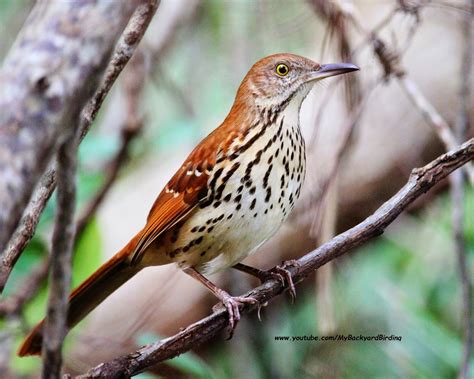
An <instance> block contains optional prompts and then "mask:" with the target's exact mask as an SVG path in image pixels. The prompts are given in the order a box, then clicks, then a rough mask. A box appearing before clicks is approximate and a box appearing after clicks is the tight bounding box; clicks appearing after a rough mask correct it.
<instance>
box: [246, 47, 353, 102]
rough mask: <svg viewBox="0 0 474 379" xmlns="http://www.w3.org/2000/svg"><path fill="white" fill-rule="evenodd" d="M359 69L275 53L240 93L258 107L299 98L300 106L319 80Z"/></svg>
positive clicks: (258, 67)
mask: <svg viewBox="0 0 474 379" xmlns="http://www.w3.org/2000/svg"><path fill="white" fill-rule="evenodd" d="M356 70H359V67H357V66H356V65H354V64H351V63H332V64H319V63H316V62H314V61H312V60H310V59H308V58H305V57H302V56H299V55H294V54H275V55H270V56H268V57H265V58H263V59H261V60H259V61H258V62H257V63H255V64H254V65H253V66H252V68H251V69H250V70H249V72H248V73H247V75H246V76H245V78H244V80H243V81H242V84H241V86H240V88H239V92H238V93H237V98H239V96H241V97H243V98H245V101H246V102H248V101H250V102H254V103H255V104H256V105H257V106H259V107H268V106H271V107H278V106H281V105H284V104H288V103H289V102H290V101H291V100H292V99H293V98H295V95H297V98H298V101H299V103H300V104H299V105H301V102H302V101H303V99H304V98H305V97H306V95H307V94H308V92H309V91H310V89H311V88H312V85H313V84H314V83H316V82H317V81H319V80H322V79H325V78H328V77H331V76H335V75H340V74H345V73H348V72H352V71H356Z"/></svg>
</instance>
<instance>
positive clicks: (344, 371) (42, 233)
mask: <svg viewBox="0 0 474 379" xmlns="http://www.w3.org/2000/svg"><path fill="white" fill-rule="evenodd" d="M170 1H172V0H170ZM168 2H169V1H168ZM163 3H164V2H163ZM361 3H362V5H361V6H362V7H370V6H371V3H375V2H374V1H372V2H371V1H363V2H361ZM378 3H382V2H378ZM384 3H387V4H389V3H390V4H392V3H393V2H389V1H384ZM32 4H33V2H32V1H28V0H22V1H19V0H0V57H3V56H4V55H5V54H6V52H7V51H8V48H9V46H10V45H11V43H12V42H13V41H14V38H15V36H16V34H17V32H18V30H19V28H20V27H21V24H22V22H23V21H24V19H25V17H26V16H27V14H28V11H29V9H30V8H31V6H32ZM160 11H161V9H160V10H159V12H160ZM449 17H455V16H452V14H450V15H449ZM379 18H380V17H379ZM151 32H152V30H150V33H151ZM150 33H149V34H150ZM325 33H326V25H325V24H324V23H323V22H322V21H321V20H319V19H318V18H317V17H316V16H315V14H314V11H313V10H312V9H311V6H310V5H309V4H308V3H306V2H304V1H297V0H293V1H283V0H272V1H270V0H266V1H244V0H234V1H217V0H205V1H202V2H200V4H199V6H197V7H196V10H195V11H194V12H193V14H192V15H191V16H190V17H189V19H188V20H187V21H186V27H182V28H181V29H180V30H178V32H176V36H175V38H174V41H173V43H172V47H169V48H168V49H167V51H166V54H164V55H163V57H162V58H161V57H160V60H159V61H154V60H153V59H150V58H148V60H147V63H146V64H147V66H148V69H149V70H150V76H149V77H148V78H147V81H146V85H145V88H144V95H143V97H142V98H143V101H142V104H141V107H142V111H143V114H144V115H145V127H144V130H143V133H142V134H141V135H140V136H139V137H138V138H137V139H136V140H135V141H134V143H133V144H132V146H131V148H130V159H129V161H128V163H127V164H126V165H125V166H124V167H123V169H122V170H121V171H120V179H121V178H126V177H127V176H128V175H130V173H132V172H133V171H134V170H135V169H137V168H138V167H140V165H142V164H143V162H146V161H147V159H150V158H149V157H150V156H152V157H157V156H158V157H163V156H165V155H167V154H173V152H174V151H177V150H181V149H184V150H186V149H187V150H189V149H190V148H191V147H192V146H193V145H194V144H196V143H197V142H198V141H199V140H200V139H201V138H202V137H203V136H205V135H206V134H207V133H208V132H209V131H210V130H212V129H214V128H215V127H216V126H217V125H218V124H219V122H220V121H221V120H222V119H223V118H224V116H225V115H226V112H227V110H228V109H229V107H230V105H231V103H232V100H233V96H234V94H235V90H236V88H237V86H238V84H239V82H240V80H241V78H242V77H243V75H244V74H245V73H246V71H247V70H248V67H249V62H254V61H256V60H257V59H259V58H260V57H262V56H264V55H267V54H270V53H274V52H278V51H291V52H296V53H298V54H301V55H308V56H313V55H315V54H314V52H317V53H318V54H319V53H320V52H321V51H322V50H321V46H320V44H317V43H316V42H315V41H316V40H315V35H317V36H318V39H317V40H318V41H320V40H321V39H322V37H323V36H324V35H325ZM148 37H149V39H153V35H151V36H150V35H148ZM431 42H432V41H431ZM150 66H151V68H150ZM366 67H367V68H368V69H370V67H371V66H370V64H368V65H367V66H366ZM119 92H120V88H115V89H114V91H113V93H112V94H111V96H110V97H109V99H108V100H107V103H106V104H105V105H104V107H103V110H102V111H101V113H100V115H99V117H98V119H97V120H96V122H95V126H94V128H93V130H92V131H91V132H90V133H89V135H88V136H87V138H86V139H85V140H84V141H83V143H82V144H81V147H80V171H79V177H78V184H79V187H78V188H79V203H78V209H82V208H83V207H84V205H85V204H87V203H88V201H89V200H90V199H91V198H92V197H93V196H94V194H95V193H96V192H97V191H98V190H99V189H100V188H101V186H102V185H103V183H104V172H105V170H106V162H108V161H109V160H110V159H111V158H112V157H113V156H114V154H115V153H116V151H117V150H118V149H119V147H120V144H121V139H120V117H122V116H123V111H121V110H120V106H117V105H116V103H117V102H118V104H121V103H120V100H116V97H120V93H119ZM183 146H184V147H183ZM418 162H421V161H418ZM401 165H403V163H401ZM156 167H159V164H157V166H156ZM361 170H363V168H361ZM156 174H157V175H159V173H156ZM149 175H155V172H149ZM120 179H119V180H120ZM376 190H377V189H374V191H376ZM466 191H467V192H466V196H465V199H464V211H465V220H464V221H465V223H464V225H465V237H466V251H467V256H468V264H469V269H470V272H471V273H472V272H474V228H473V225H474V191H473V190H472V188H468V186H466ZM156 193H158V190H157V191H156ZM366 196H367V197H369V196H370V193H367V195H366ZM143 201H146V202H147V203H148V204H151V203H152V201H153V199H151V198H150V199H144V200H143ZM451 212H452V204H451V201H450V197H449V194H447V193H445V192H442V193H441V194H440V195H439V196H437V197H435V198H432V199H429V200H428V201H426V203H424V204H423V205H422V207H421V208H418V209H417V210H414V211H413V212H411V213H409V214H405V215H403V216H402V217H401V218H400V219H399V220H397V222H396V223H395V224H394V225H392V226H391V227H390V228H389V229H388V231H387V232H386V233H385V235H383V236H382V237H380V238H378V239H377V240H376V241H374V242H372V243H370V244H368V245H366V246H365V247H362V248H360V249H358V250H357V251H356V252H354V253H353V254H351V255H350V256H348V257H344V258H343V259H340V260H338V261H337V262H336V265H335V274H334V277H333V279H332V282H333V283H332V287H333V288H332V294H333V295H334V299H333V303H334V304H333V306H334V310H333V315H334V317H335V322H334V325H336V327H335V329H334V330H330V331H327V330H321V328H320V323H319V321H320V320H318V317H321V316H320V315H321V313H319V312H317V302H316V297H315V288H314V283H312V281H311V280H308V281H307V282H306V283H305V284H304V285H300V286H298V288H297V289H298V297H297V300H296V303H295V304H291V303H290V302H289V300H288V299H286V298H280V299H276V300H275V301H273V302H272V303H271V304H270V305H269V306H268V307H266V309H264V310H263V312H262V316H263V322H259V321H258V319H257V317H256V315H251V316H250V317H248V318H245V319H244V320H243V321H242V322H241V324H240V326H239V328H238V330H237V333H236V335H235V336H234V338H233V340H232V341H231V342H224V341H223V339H218V340H214V341H212V343H210V344H208V345H207V346H205V347H204V348H200V349H199V350H196V351H194V352H190V353H187V354H184V355H183V356H181V357H178V358H176V359H173V360H172V361H170V362H169V363H168V364H167V365H166V367H164V368H161V369H160V370H157V373H158V374H157V373H147V374H142V375H141V377H142V378H145V377H147V378H148V377H155V376H156V375H159V376H164V377H196V378H236V377H242V378H268V377H272V378H290V377H291V378H313V377H317V378H360V377H369V378H372V377H374V378H379V377H380V378H382V377H383V378H386V377H392V378H407V377H409V378H454V377H456V375H457V372H458V370H459V362H460V359H461V355H462V329H461V319H462V314H461V300H460V299H461V297H460V284H459V275H458V269H457V264H456V256H455V254H454V248H453V238H452V234H453V233H452V227H451ZM144 216H145V215H142V218H144ZM53 218H54V196H53V199H52V201H50V203H49V205H48V207H47V208H46V210H45V212H44V213H43V215H42V218H41V222H40V224H39V227H38V230H37V233H36V235H35V237H34V238H33V240H32V241H31V243H30V244H29V245H28V247H27V249H26V251H25V253H24V254H23V255H22V257H21V259H20V260H19V262H18V263H17V265H16V267H15V270H14V272H13V274H12V276H11V278H10V280H9V282H8V285H7V287H6V289H5V294H4V296H5V297H6V298H8V297H9V296H11V295H12V294H14V293H15V289H16V288H17V287H18V286H20V285H21V283H23V282H24V281H25V278H26V277H27V276H28V275H29V273H30V272H31V271H32V269H33V268H34V267H35V266H36V265H38V264H39V263H40V262H41V261H42V260H44V259H45V254H46V253H47V251H48V246H49V237H50V233H51V229H52V222H53ZM108 230H110V229H108ZM103 233H104V230H103V228H101V225H100V223H99V222H98V221H97V219H96V218H93V219H92V220H91V222H90V223H89V224H88V226H87V228H86V230H85V232H84V233H83V234H82V235H81V238H80V240H79V241H78V243H77V245H76V250H75V258H74V265H73V285H74V286H76V285H78V284H79V283H80V282H81V281H82V280H83V279H84V278H85V277H87V276H88V275H89V274H90V273H91V272H93V271H94V270H95V268H96V267H98V266H99V265H100V263H101V262H103V261H104V260H105V256H104V255H103V239H104V237H105V236H104V235H103ZM46 296H47V285H46V283H43V284H42V286H41V289H40V290H39V291H38V293H37V295H36V296H35V297H34V298H33V299H32V300H31V301H29V302H28V304H27V305H26V306H25V307H24V308H23V309H22V311H21V313H20V314H19V315H15V316H14V317H9V318H5V319H3V320H2V321H1V326H2V330H3V332H2V334H3V339H2V341H1V342H0V343H6V341H8V338H10V336H11V334H12V330H13V331H14V332H13V335H14V336H15V338H16V342H15V343H14V344H13V346H15V347H16V346H17V345H18V343H19V341H20V339H21V338H22V337H23V336H24V334H25V332H26V331H27V330H28V328H29V327H30V326H31V325H32V324H33V323H34V322H36V321H37V320H39V319H40V318H42V317H43V315H44V312H45V302H46ZM380 333H383V334H387V335H391V334H394V335H397V336H402V341H401V342H398V341H389V342H355V341H352V342H285V341H275V336H303V335H315V336H316V335H319V336H321V335H325V334H353V335H359V334H362V335H369V336H370V335H378V334H380ZM158 337H159V336H158V334H157V333H153V332H152V331H150V332H149V333H141V334H138V335H137V336H135V339H136V343H137V344H143V343H148V342H151V341H155V340H156V339H157V338H158ZM70 345H71V343H69V345H68V348H70V347H71V346H70ZM13 350H14V349H13ZM13 353H14V351H12V353H11V362H12V365H13V366H12V367H13V372H14V373H15V375H18V376H26V377H28V376H35V374H36V373H37V372H38V370H39V364H40V362H39V360H37V359H35V358H31V359H30V358H28V359H17V358H14V357H13ZM473 359H474V358H472V359H471V360H473ZM473 366H474V364H471V377H474V367H473Z"/></svg>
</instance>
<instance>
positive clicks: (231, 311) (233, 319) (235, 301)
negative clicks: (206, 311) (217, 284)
mask: <svg viewBox="0 0 474 379" xmlns="http://www.w3.org/2000/svg"><path fill="white" fill-rule="evenodd" d="M218 298H219V299H220V300H221V301H222V304H223V305H224V307H225V309H226V310H227V314H228V317H229V329H228V331H229V336H228V337H227V339H229V340H230V339H231V338H232V336H233V335H234V330H235V327H236V326H237V323H238V322H239V320H240V309H239V306H244V305H245V304H251V305H257V306H258V307H259V308H260V303H259V301H258V300H257V299H254V298H253V297H243V296H231V295H230V294H228V293H227V292H225V291H223V290H220V291H219V294H218Z"/></svg>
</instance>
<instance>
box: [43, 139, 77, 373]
mask: <svg viewBox="0 0 474 379" xmlns="http://www.w3.org/2000/svg"><path fill="white" fill-rule="evenodd" d="M76 168H77V142H76V140H75V138H74V131H73V130H71V135H70V137H69V138H68V139H67V140H66V141H64V143H63V144H62V145H61V146H60V147H59V151H58V173H57V175H58V199H57V209H56V220H55V224H54V233H53V242H52V248H51V270H50V275H49V283H50V290H49V298H48V311H47V316H46V321H45V328H44V343H43V352H42V357H43V378H58V377H59V376H60V374H61V365H62V356H61V348H62V345H63V340H64V337H65V335H66V315H67V305H68V295H69V290H70V287H71V261H72V248H73V242H74V231H75V227H74V211H75V208H76Z"/></svg>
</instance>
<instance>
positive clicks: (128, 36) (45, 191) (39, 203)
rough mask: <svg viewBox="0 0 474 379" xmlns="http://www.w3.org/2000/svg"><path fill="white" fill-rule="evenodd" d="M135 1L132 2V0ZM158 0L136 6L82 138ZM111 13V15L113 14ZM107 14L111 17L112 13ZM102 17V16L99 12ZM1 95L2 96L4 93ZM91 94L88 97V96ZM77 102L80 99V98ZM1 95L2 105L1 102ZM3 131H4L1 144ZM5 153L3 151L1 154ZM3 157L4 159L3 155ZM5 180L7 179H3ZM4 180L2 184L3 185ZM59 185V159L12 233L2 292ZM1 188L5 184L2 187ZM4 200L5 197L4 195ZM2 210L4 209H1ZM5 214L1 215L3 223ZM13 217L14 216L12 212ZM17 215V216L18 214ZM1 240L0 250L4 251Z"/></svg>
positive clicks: (88, 109) (0, 270) (85, 115)
mask: <svg viewBox="0 0 474 379" xmlns="http://www.w3.org/2000/svg"><path fill="white" fill-rule="evenodd" d="M137 1H138V0H137ZM109 3H110V4H115V5H116V6H120V3H121V2H109ZM130 3H132V2H130ZM158 4H159V1H158V0H142V1H141V2H140V4H139V5H138V6H137V7H136V8H135V11H134V13H133V15H132V17H131V19H130V21H129V23H128V25H127V27H126V29H125V30H124V32H123V34H122V37H121V38H120V40H119V42H118V44H117V46H116V47H115V50H114V53H113V54H112V58H111V60H110V63H109V65H108V68H107V70H106V73H105V77H104V79H103V80H102V83H101V85H100V86H99V88H98V89H97V91H96V92H95V94H94V96H93V97H92V99H91V100H90V101H89V102H88V103H87V104H85V103H84V105H85V108H84V110H83V112H82V117H81V120H80V123H78V126H77V131H78V133H79V134H80V138H81V139H82V138H84V136H85V135H86V134H87V132H88V131H89V129H90V126H91V125H92V123H93V121H94V120H95V117H96V115H97V113H98V111H99V109H100V107H101V106H102V103H103V101H104V99H105V97H106V96H107V94H108V93H109V91H110V89H111V87H112V85H113V84H114V83H115V80H116V79H117V77H118V76H119V74H120V73H121V72H122V70H123V68H124V67H125V65H126V64H127V62H128V61H129V60H130V58H131V57H132V55H133V53H134V51H135V50H136V48H137V46H138V44H139V42H140V41H141V39H142V37H143V34H144V33H145V31H146V29H147V27H148V25H149V23H150V21H151V19H152V17H153V15H154V14H155V11H156V9H157V7H158ZM109 16H110V15H109ZM109 16H107V17H109ZM96 17H98V16H96ZM88 22H89V21H88ZM87 25H89V24H87V23H86V24H85V25H83V27H84V28H87ZM0 97H1V96H0ZM88 99H89V98H88V97H87V98H86V100H88ZM73 102H75V103H77V100H74V101H73ZM1 104H2V103H1V98H0V105H1ZM1 130H2V125H1V118H0V131H1ZM1 144H2V141H1V133H0V146H1ZM1 157H2V156H1V155H0V158H1ZM0 160H1V159H0ZM1 170H2V168H1V166H0V175H1ZM2 184H3V183H2ZM2 184H0V186H1V185H2ZM55 187H56V168H55V163H53V164H52V165H51V167H50V168H49V169H48V170H47V171H46V173H45V174H43V176H42V178H41V180H40V181H39V183H38V185H37V188H36V189H35V191H34V194H33V197H32V200H31V201H30V203H29V204H28V207H27V208H26V210H25V212H24V214H23V217H22V219H21V221H20V225H19V226H18V228H17V230H16V232H15V234H14V236H13V237H12V239H11V241H10V243H9V244H8V246H7V248H6V249H5V252H4V253H3V256H2V258H1V261H0V292H1V291H2V290H3V288H4V286H5V283H6V281H7V280H8V277H9V275H10V272H11V270H12V269H13V266H14V264H15V262H16V261H17V259H18V257H19V256H20V255H21V252H22V251H23V249H24V248H25V246H26V245H27V244H28V242H29V241H30V240H31V238H32V236H33V234H34V232H35V230H36V226H37V224H38V222H39V218H40V215H41V213H42V212H43V210H44V208H45V206H46V204H47V202H48V200H49V198H50V197H51V194H52V193H53V191H54V189H55ZM0 188H1V187H0ZM0 202H1V199H0ZM0 213H1V211H0ZM1 217H2V216H1V215H0V226H1ZM12 217H13V216H12ZM15 217H16V216H15ZM1 250H2V249H1V243H0V251H1Z"/></svg>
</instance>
